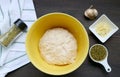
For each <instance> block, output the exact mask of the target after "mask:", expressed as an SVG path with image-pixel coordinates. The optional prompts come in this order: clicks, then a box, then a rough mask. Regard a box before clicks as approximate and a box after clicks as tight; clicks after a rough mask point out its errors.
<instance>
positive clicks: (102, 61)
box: [89, 44, 112, 72]
mask: <svg viewBox="0 0 120 77" xmlns="http://www.w3.org/2000/svg"><path fill="white" fill-rule="evenodd" d="M98 45H100V46H102V47H103V48H104V49H105V51H106V57H105V58H104V59H102V60H100V61H98V60H95V59H94V58H93V57H92V56H91V49H92V48H93V47H95V46H98ZM96 51H97V49H96ZM89 56H90V58H91V59H92V60H93V61H94V62H96V63H99V64H102V65H103V66H104V68H105V70H106V71H107V72H111V71H112V69H111V67H110V65H109V64H108V61H107V58H108V50H107V48H106V47H105V46H104V45H101V44H95V45H93V46H92V47H91V48H90V50H89Z"/></svg>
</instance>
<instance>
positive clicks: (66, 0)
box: [6, 0, 120, 77]
mask: <svg viewBox="0 0 120 77" xmlns="http://www.w3.org/2000/svg"><path fill="white" fill-rule="evenodd" d="M33 1H34V5H35V9H36V14H37V17H38V18H39V17H41V16H42V15H44V14H47V13H51V12H63V13H67V14H70V15H72V16H74V17H76V18H77V19H78V20H79V21H80V22H81V23H82V24H83V25H84V27H85V29H86V30H87V32H88V36H89V40H90V46H92V45H93V44H96V43H99V44H102V43H101V42H100V41H99V40H98V39H97V38H96V37H95V36H94V35H93V34H92V33H91V32H90V31H89V26H90V25H91V24H93V23H94V22H95V21H96V20H97V19H98V18H99V17H100V16H101V15H102V14H106V15H107V16H108V17H109V18H110V20H111V21H113V23H115V24H116V25H117V26H118V27H119V28H120V0H33ZM90 5H93V6H94V7H95V8H96V9H97V10H98V13H99V14H98V17H97V18H96V19H95V20H92V21H91V20H88V19H86V18H85V17H84V15H83V14H84V11H85V10H86V9H87V8H88V7H89V6H90ZM103 45H105V46H106V47H107V48H108V51H109V55H108V62H109V64H110V66H111V67H112V71H111V72H110V73H106V72H105V70H104V68H103V67H102V66H101V65H99V64H96V63H94V62H92V61H91V60H90V58H89V56H87V58H86V60H85V61H84V63H83V64H82V65H81V66H80V67H79V68H78V69H77V70H75V71H74V72H72V73H70V74H67V75H63V76H60V77H120V30H118V31H117V32H116V33H115V34H114V35H113V36H112V37H111V38H110V39H109V40H108V41H107V42H105V43H104V44H103ZM6 77H54V76H51V75H47V74H45V73H43V72H41V71H39V70H37V69H36V68H35V67H34V66H33V65H32V64H31V63H29V64H27V65H25V66H23V67H21V68H19V69H17V70H15V71H13V72H11V73H9V74H8V75H7V76H6Z"/></svg>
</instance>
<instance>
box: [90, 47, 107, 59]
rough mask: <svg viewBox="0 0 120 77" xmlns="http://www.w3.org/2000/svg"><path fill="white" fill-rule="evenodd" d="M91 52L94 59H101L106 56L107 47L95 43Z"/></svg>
mask: <svg viewBox="0 0 120 77" xmlns="http://www.w3.org/2000/svg"><path fill="white" fill-rule="evenodd" d="M90 54H91V57H92V58H93V59H94V60H97V61H100V60H103V59H104V58H105V57H106V49H105V48H104V47H103V46H102V45H95V46H93V47H92V48H91V52H90Z"/></svg>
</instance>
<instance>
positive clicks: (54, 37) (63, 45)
mask: <svg viewBox="0 0 120 77" xmlns="http://www.w3.org/2000/svg"><path fill="white" fill-rule="evenodd" d="M39 48H40V52H41V55H42V57H43V59H44V60H45V61H46V62H48V63H49V64H55V65H66V64H71V63H73V62H74V61H75V58H76V55H77V42H76V39H75V38H74V36H73V35H72V34H71V33H70V32H69V31H67V30H66V29H63V28H53V29H49V30H47V31H46V32H45V33H44V35H43V36H42V38H41V39H40V43H39Z"/></svg>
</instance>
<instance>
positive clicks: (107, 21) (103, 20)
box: [89, 14, 119, 43]
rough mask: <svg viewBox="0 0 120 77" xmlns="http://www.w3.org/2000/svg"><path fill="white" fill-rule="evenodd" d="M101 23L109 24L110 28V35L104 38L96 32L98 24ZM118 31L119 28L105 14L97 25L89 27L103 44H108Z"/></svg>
mask: <svg viewBox="0 0 120 77" xmlns="http://www.w3.org/2000/svg"><path fill="white" fill-rule="evenodd" d="M101 22H103V23H107V24H108V26H109V27H110V31H109V33H108V34H107V35H106V36H104V37H102V36H100V35H99V34H98V33H97V32H96V30H95V28H96V26H97V24H98V23H101ZM118 29H119V28H118V27H117V26H116V25H115V24H114V23H113V22H112V21H111V20H110V19H109V18H108V17H107V16H106V15H105V14H103V15H102V16H101V17H100V18H98V20H97V21H95V23H93V24H92V25H91V26H90V27H89V30H90V31H91V32H92V33H93V34H94V35H95V36H96V37H97V38H98V39H99V40H100V41H101V42H102V43H104V42H106V41H107V40H108V39H109V38H110V37H111V36H112V35H113V34H114V33H115V32H116V31H118Z"/></svg>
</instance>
